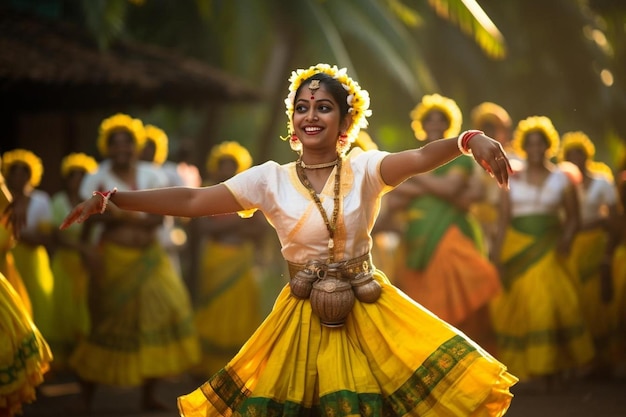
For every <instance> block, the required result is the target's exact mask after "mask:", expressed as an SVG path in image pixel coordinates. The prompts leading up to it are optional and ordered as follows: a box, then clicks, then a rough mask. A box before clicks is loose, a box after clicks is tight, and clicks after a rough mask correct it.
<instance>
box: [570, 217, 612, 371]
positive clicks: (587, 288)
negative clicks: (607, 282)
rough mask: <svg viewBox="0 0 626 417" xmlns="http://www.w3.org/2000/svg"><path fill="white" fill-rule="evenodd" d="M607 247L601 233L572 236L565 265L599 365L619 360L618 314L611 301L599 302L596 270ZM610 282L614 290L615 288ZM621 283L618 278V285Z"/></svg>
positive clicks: (598, 271)
mask: <svg viewBox="0 0 626 417" xmlns="http://www.w3.org/2000/svg"><path fill="white" fill-rule="evenodd" d="M606 245H607V235H606V231H604V230H602V229H594V230H586V231H582V232H579V233H578V234H577V235H576V239H575V240H574V244H573V245H572V251H571V253H570V258H569V263H570V267H571V268H572V270H573V271H574V272H575V273H576V276H578V277H579V280H578V281H577V282H576V284H577V287H578V291H579V294H580V303H581V308H582V311H583V316H584V318H585V319H586V320H587V323H588V326H589V331H590V333H591V336H592V338H593V341H594V346H595V349H596V360H597V361H598V362H599V363H600V364H604V365H610V364H611V363H614V362H616V361H618V360H619V356H620V354H619V352H618V350H619V348H618V344H619V342H618V339H619V337H618V319H619V318H618V314H617V308H616V306H615V299H616V298H615V297H613V300H611V302H604V301H602V296H601V277H600V266H601V264H602V261H603V258H604V254H605V249H606ZM617 277H618V275H615V277H614V279H613V281H614V282H613V284H614V287H619V284H617V283H616V282H615V280H616V278H617ZM623 280H624V279H623V278H622V281H623Z"/></svg>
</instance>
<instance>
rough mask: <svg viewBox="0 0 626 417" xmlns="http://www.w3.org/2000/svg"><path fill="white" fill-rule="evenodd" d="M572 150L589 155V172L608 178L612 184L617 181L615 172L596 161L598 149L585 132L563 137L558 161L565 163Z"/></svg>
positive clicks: (566, 134)
mask: <svg viewBox="0 0 626 417" xmlns="http://www.w3.org/2000/svg"><path fill="white" fill-rule="evenodd" d="M571 149H581V150H582V151H583V152H585V154H586V155H587V164H586V167H587V171H589V172H590V173H592V174H596V175H598V176H601V177H604V178H606V179H607V180H608V181H609V182H610V183H613V182H614V181H615V177H614V175H613V170H612V169H611V167H610V166H608V165H607V164H605V163H604V162H600V161H594V160H593V158H594V157H595V155H596V147H595V145H594V144H593V142H592V141H591V139H589V136H587V135H586V134H585V133H584V132H581V131H576V132H567V133H564V134H563V136H561V149H559V155H558V160H559V161H564V160H565V155H566V154H567V151H569V150H571Z"/></svg>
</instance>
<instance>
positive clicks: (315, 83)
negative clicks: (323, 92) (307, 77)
mask: <svg viewBox="0 0 626 417" xmlns="http://www.w3.org/2000/svg"><path fill="white" fill-rule="evenodd" d="M319 89H320V80H311V82H310V83H309V91H310V92H311V100H315V93H317V90H319Z"/></svg>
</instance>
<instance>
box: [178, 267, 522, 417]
mask: <svg viewBox="0 0 626 417" xmlns="http://www.w3.org/2000/svg"><path fill="white" fill-rule="evenodd" d="M375 277H376V279H377V280H378V282H380V283H381V286H382V287H383V291H382V295H381V297H380V298H379V299H378V301H376V302H375V303H372V304H365V303H361V302H359V301H357V302H356V303H355V305H354V307H353V310H352V312H351V314H350V315H349V317H348V319H347V321H346V323H345V325H344V326H343V327H340V328H327V327H323V326H322V325H321V324H320V320H319V318H318V317H317V316H315V315H313V313H312V310H311V304H310V302H309V300H301V299H297V298H295V297H293V296H292V295H291V293H290V289H289V286H288V285H287V286H286V287H285V288H283V290H282V292H281V293H280V295H279V297H278V299H277V301H276V304H275V306H274V309H273V310H272V312H271V313H270V314H269V316H268V317H267V319H266V320H265V321H264V322H263V324H262V325H261V326H260V327H259V329H258V330H257V331H256V332H255V333H254V334H253V335H252V337H251V338H250V339H249V340H248V342H246V344H245V345H244V346H243V348H242V349H241V350H240V351H239V353H238V354H237V355H236V356H235V357H234V358H233V359H232V360H231V361H230V362H229V363H228V364H227V365H226V366H225V367H224V368H223V369H222V370H221V371H220V372H218V373H217V374H215V375H214V376H213V377H211V378H210V379H209V380H208V381H207V382H206V383H205V384H203V385H202V386H201V387H199V388H198V389H196V390H195V391H193V392H192V393H190V394H188V395H185V396H182V397H180V398H179V399H178V406H179V410H180V413H181V416H185V417H207V416H231V415H236V416H251V417H252V416H267V415H283V416H290V415H293V416H297V415H323V416H338V415H342V416H370V415H379V416H380V415H412V416H422V417H435V416H437V417H441V416H458V417H461V416H462V417H467V416H502V415H503V414H504V413H505V411H506V410H507V409H508V407H509V404H510V401H511V397H512V395H511V394H510V392H509V387H510V386H512V385H513V384H514V383H515V382H516V381H517V379H516V378H515V377H514V376H513V375H511V374H509V373H508V372H507V371H506V368H505V367H504V365H502V364H501V363H499V362H498V361H496V360H495V359H494V358H493V357H492V356H490V355H489V354H488V353H486V352H485V351H484V350H482V349H481V348H480V347H479V346H478V345H476V344H475V343H474V342H472V341H470V340H468V339H466V338H465V337H464V336H463V335H462V334H460V333H459V332H458V330H456V329H455V328H453V327H452V326H450V325H449V324H447V323H445V322H443V321H441V320H440V319H438V318H437V317H435V316H434V315H433V314H431V313H430V312H428V311H427V310H426V309H424V308H423V307H421V306H420V305H418V304H417V303H415V302H414V301H412V300H411V299H409V298H408V297H407V296H406V295H405V294H403V293H402V292H401V291H399V290H397V289H396V288H395V287H394V286H392V285H391V284H390V282H389V281H388V279H387V278H386V277H385V276H384V275H383V274H382V273H381V272H377V273H376V274H375Z"/></svg>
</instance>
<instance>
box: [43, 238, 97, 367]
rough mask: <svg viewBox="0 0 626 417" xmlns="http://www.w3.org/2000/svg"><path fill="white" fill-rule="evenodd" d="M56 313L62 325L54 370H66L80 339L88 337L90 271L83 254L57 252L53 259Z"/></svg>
mask: <svg viewBox="0 0 626 417" xmlns="http://www.w3.org/2000/svg"><path fill="white" fill-rule="evenodd" d="M52 273H53V275H54V312H55V315H56V318H57V320H58V322H60V323H63V325H62V326H59V328H58V330H57V332H56V337H55V343H54V346H53V348H54V363H53V364H52V365H53V368H54V369H56V370H58V369H64V368H65V367H66V366H67V361H68V359H69V357H70V355H71V353H72V352H73V350H74V349H75V347H76V345H77V343H78V341H79V340H81V339H83V338H85V337H86V336H87V335H88V334H89V327H90V318H89V305H88V301H87V284H88V281H89V277H88V272H87V270H86V268H85V266H84V264H83V261H82V259H81V256H80V254H79V253H78V252H77V251H74V250H70V249H64V248H61V249H57V250H56V251H55V253H54V256H53V258H52Z"/></svg>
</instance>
